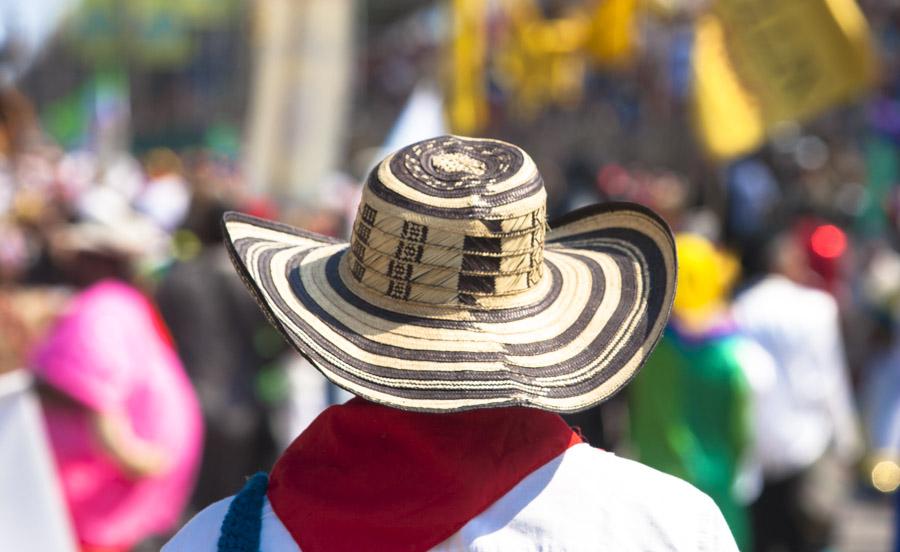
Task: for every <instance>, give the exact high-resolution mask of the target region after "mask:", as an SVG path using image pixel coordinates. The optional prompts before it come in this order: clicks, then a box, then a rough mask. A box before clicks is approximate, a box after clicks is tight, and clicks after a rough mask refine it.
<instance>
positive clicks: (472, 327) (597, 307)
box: [225, 137, 676, 412]
mask: <svg viewBox="0 0 900 552" xmlns="http://www.w3.org/2000/svg"><path fill="white" fill-rule="evenodd" d="M544 202H545V195H544V190H543V185H542V183H541V180H540V175H539V174H538V173H537V170H536V169H535V168H534V164H533V162H532V161H531V160H530V158H529V157H528V156H527V155H526V154H525V153H524V152H522V151H521V150H520V149H518V148H516V147H515V146H512V145H510V144H506V143H503V142H498V141H493V140H473V139H466V138H458V137H443V138H437V139H433V140H428V141H426V142H422V143H419V144H414V145H412V146H409V147H407V148H404V149H403V150H401V151H400V152H397V153H396V154H394V155H392V156H390V157H388V158H387V159H386V160H385V161H384V162H382V163H381V164H380V165H379V166H378V167H377V168H376V169H375V170H374V171H373V175H372V176H371V177H370V178H369V180H368V181H367V185H366V188H365V190H364V194H363V200H362V203H361V206H360V210H359V212H358V214H357V220H356V222H355V224H354V229H353V235H352V238H351V243H350V244H347V243H343V242H339V241H335V240H332V239H329V238H325V237H322V236H319V235H315V234H311V233H308V232H305V231H302V230H298V229H295V228H292V227H289V226H286V225H282V224H278V223H273V222H266V221H262V220H259V219H255V218H252V217H248V216H246V215H241V214H236V213H231V214H229V215H227V216H226V218H225V228H226V232H227V235H228V238H229V240H228V242H229V246H230V251H231V254H232V256H233V259H234V261H235V264H236V266H237V267H238V269H239V271H240V272H241V274H242V276H243V277H244V280H245V282H246V283H247V284H248V286H249V287H250V289H251V290H252V291H253V292H254V294H255V295H256V297H257V299H258V300H259V302H260V303H261V305H262V306H263V307H264V309H265V310H266V312H267V314H268V315H269V316H270V318H271V320H272V321H273V323H274V324H275V325H276V326H277V327H278V328H279V329H280V330H281V331H282V332H283V333H284V335H285V336H286V337H288V339H290V340H291V342H292V343H293V344H294V345H295V346H296V347H297V348H298V350H300V352H301V353H303V354H304V355H305V356H307V357H308V358H309V359H310V361H311V362H312V363H313V364H314V365H316V366H317V367H318V368H319V369H320V370H321V371H322V372H323V373H324V374H325V375H326V376H327V377H328V378H329V379H331V380H332V381H334V382H335V383H336V384H338V385H340V386H341V387H344V388H345V389H347V390H348V391H350V392H352V393H355V394H357V395H359V396H362V397H364V398H367V399H370V400H373V401H376V402H379V403H383V404H387V405H391V406H395V407H398V408H405V409H410V410H422V411H434V412H445V411H454V410H463V409H469V408H483V407H490V406H508V405H525V406H534V407H538V408H542V409H545V410H552V411H557V412H573V411H577V410H581V409H584V408H587V407H590V406H592V405H594V404H597V403H599V402H601V401H602V400H604V399H605V398H607V397H608V396H610V395H611V394H612V393H614V392H615V391H616V390H618V389H619V388H620V387H621V386H622V385H624V384H625V383H626V382H627V381H628V380H629V379H630V378H631V377H632V376H633V375H634V373H635V372H636V370H637V369H638V368H639V367H640V365H641V364H642V363H643V361H644V359H645V358H646V356H647V355H648V354H649V352H650V350H651V349H652V347H653V346H654V345H655V343H656V341H657V340H658V338H659V336H660V334H661V332H662V329H663V327H664V325H665V323H666V320H667V318H668V314H669V310H670V308H671V304H672V298H673V295H674V290H675V272H676V269H675V251H674V243H673V240H672V236H671V233H670V232H669V230H668V227H667V226H666V225H665V223H663V222H662V221H661V220H660V219H659V218H658V217H657V216H656V215H654V214H653V213H652V212H650V211H649V210H647V209H645V208H642V207H638V206H633V205H622V204H612V205H603V206H596V207H593V208H588V209H586V210H582V211H578V212H575V213H572V214H570V215H569V216H567V217H565V218H564V219H562V220H560V221H557V222H556V223H553V224H551V225H550V226H551V228H552V230H551V231H549V232H547V225H546V223H545V221H544Z"/></svg>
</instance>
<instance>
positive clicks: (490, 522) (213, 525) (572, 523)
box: [163, 444, 737, 552]
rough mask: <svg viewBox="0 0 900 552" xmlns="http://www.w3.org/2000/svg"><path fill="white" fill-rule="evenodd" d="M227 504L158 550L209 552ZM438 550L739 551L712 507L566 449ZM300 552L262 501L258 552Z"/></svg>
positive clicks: (630, 468)
mask: <svg viewBox="0 0 900 552" xmlns="http://www.w3.org/2000/svg"><path fill="white" fill-rule="evenodd" d="M230 503H231V498H227V499H225V500H222V501H219V502H217V503H215V504H213V505H212V506H209V507H208V508H206V509H205V510H203V511H202V512H200V513H199V514H197V516H195V517H194V519H192V520H191V521H190V522H189V523H188V524H187V525H186V526H185V527H184V528H183V529H182V530H181V531H180V532H179V533H178V534H177V535H175V537H173V538H172V540H171V541H170V542H169V543H168V544H167V545H166V546H165V547H164V548H163V552H188V551H190V552H214V551H215V550H216V543H217V540H218V538H219V528H220V527H221V525H222V519H223V518H224V516H225V513H226V512H227V511H228V506H229V504H230ZM433 550H434V551H436V552H450V551H463V550H466V551H475V552H489V551H490V552H493V551H496V552H501V551H503V552H507V551H510V550H515V551H538V550H541V551H578V552H582V551H593V550H597V551H601V550H602V551H607V550H608V551H614V552H631V551H634V552H645V551H650V552H665V551H679V552H688V551H690V552H695V551H696V552H701V551H704V552H736V551H737V546H736V545H735V542H734V539H733V538H732V536H731V533H730V532H729V530H728V526H727V525H726V524H725V520H724V518H723V517H722V514H721V513H720V512H719V510H718V508H717V507H716V506H715V504H714V503H713V501H712V500H711V499H710V498H709V497H707V496H706V495H705V494H703V493H701V492H700V491H698V490H697V489H695V488H694V487H692V486H691V485H689V484H688V483H685V482H684V481H682V480H680V479H677V478H675V477H672V476H669V475H665V474H663V473H661V472H658V471H656V470H653V469H651V468H648V467H646V466H644V465H642V464H638V463H637V462H633V461H631V460H625V459H623V458H619V457H617V456H615V455H614V454H611V453H608V452H604V451H601V450H598V449H594V448H591V447H590V446H589V445H587V444H579V445H575V446H574V447H571V448H570V449H568V450H567V451H566V452H564V453H562V454H561V455H559V456H557V457H556V458H555V459H553V460H552V461H550V462H548V463H547V464H545V465H544V466H542V467H541V468H539V469H538V470H536V471H535V472H533V473H531V474H530V475H528V477H526V478H525V479H523V480H522V481H521V482H519V483H518V484H517V485H516V486H515V487H513V489H512V490H510V491H509V492H508V493H506V494H505V495H504V496H503V497H501V498H500V499H499V500H498V501H497V502H495V503H494V504H493V505H491V506H490V507H489V508H488V509H487V510H485V511H484V512H482V513H481V514H479V515H478V516H476V517H475V518H474V519H472V520H470V521H469V522H468V523H467V524H466V525H465V526H464V527H463V528H462V529H460V530H459V531H458V532H457V533H456V534H454V535H452V536H451V537H450V538H449V539H447V540H445V541H444V542H442V543H441V544H439V545H438V546H436V547H435V548H433ZM275 551H277V552H286V551H290V552H299V548H298V547H297V544H296V543H295V542H294V540H293V539H292V538H291V536H290V534H289V533H288V531H287V529H285V527H284V525H282V523H281V521H280V520H279V519H278V516H277V515H276V514H275V512H274V511H273V510H272V507H271V505H270V504H269V503H268V501H266V503H265V505H264V507H263V523H262V534H261V544H260V552H275Z"/></svg>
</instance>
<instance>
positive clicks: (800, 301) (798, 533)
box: [734, 232, 860, 552]
mask: <svg viewBox="0 0 900 552" xmlns="http://www.w3.org/2000/svg"><path fill="white" fill-rule="evenodd" d="M758 252H759V254H760V259H759V260H760V261H761V263H760V265H759V266H761V268H763V273H762V274H757V275H754V276H756V279H755V280H754V281H752V282H751V284H750V285H749V287H747V288H746V289H745V290H744V291H743V292H742V293H740V294H739V295H738V296H737V298H736V300H735V303H734V313H735V318H736V320H737V322H738V325H739V328H740V329H742V330H743V331H745V332H747V333H748V334H749V335H751V336H752V337H754V338H755V339H756V340H757V341H758V342H759V343H760V344H761V345H762V346H763V347H764V348H765V349H766V350H767V351H768V352H769V353H770V354H771V355H772V357H773V359H774V361H775V378H776V384H775V385H774V386H772V388H771V390H770V392H768V393H766V394H764V395H762V396H761V397H760V404H759V408H758V409H757V411H756V413H757V416H758V420H757V435H756V443H757V444H756V449H757V450H756V452H757V454H758V457H759V461H760V462H761V464H762V468H763V474H764V478H765V482H764V485H763V490H762V493H761V495H760V497H759V499H757V501H756V502H755V503H754V504H753V507H752V514H753V524H754V538H755V549H756V550H759V551H770V550H779V549H781V548H779V547H786V549H787V550H792V551H794V550H796V551H799V552H804V551H818V550H823V549H825V548H826V547H828V546H829V545H830V544H831V542H832V539H833V530H834V523H835V516H836V514H837V512H838V509H839V508H840V507H841V504H842V500H843V498H844V496H845V487H846V484H847V479H848V477H849V472H850V466H851V463H852V462H853V461H854V460H855V459H856V458H857V455H858V453H859V447H860V439H859V435H858V430H857V421H856V415H855V411H854V405H853V403H852V400H851V391H850V388H849V382H848V375H847V369H846V366H845V359H844V348H843V343H842V339H841V334H840V329H839V322H838V309H837V304H836V302H835V300H834V299H833V298H832V297H831V296H830V295H828V294H827V293H825V292H823V291H819V290H816V289H813V288H809V287H806V286H804V285H801V284H798V283H796V282H798V281H803V280H804V279H805V278H806V275H807V273H808V270H809V268H808V266H806V264H805V261H804V259H805V255H804V254H803V251H802V250H801V247H800V245H799V244H798V243H797V242H796V239H795V237H794V236H793V235H791V234H788V233H785V232H783V233H781V234H778V235H776V236H775V237H774V238H773V239H772V240H770V241H768V242H767V243H766V244H765V247H762V248H760V249H759V250H758Z"/></svg>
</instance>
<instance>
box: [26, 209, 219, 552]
mask: <svg viewBox="0 0 900 552" xmlns="http://www.w3.org/2000/svg"><path fill="white" fill-rule="evenodd" d="M102 226H103V225H100V224H99V223H93V224H87V223H81V224H76V225H72V226H68V227H66V228H64V229H62V230H60V231H59V232H58V233H57V234H55V235H54V238H53V243H54V246H55V248H56V250H55V251H54V260H55V261H56V262H57V263H58V264H59V266H60V268H61V269H62V272H63V273H64V274H65V276H66V278H67V279H68V281H70V282H73V283H75V284H76V285H77V287H79V288H81V291H80V292H79V293H78V294H77V295H76V296H75V297H74V298H73V299H72V300H71V302H70V303H69V304H68V305H66V307H65V308H64V310H63V314H62V315H61V316H60V318H59V319H58V320H57V322H56V323H55V325H54V326H53V327H52V329H51V330H50V331H49V333H48V335H47V336H46V337H45V339H44V340H43V341H42V342H41V343H39V345H38V347H37V350H36V353H35V354H34V356H33V360H32V367H33V369H34V372H35V375H36V376H37V378H38V379H39V382H40V384H39V385H40V386H39V389H40V393H41V398H42V405H43V410H44V417H45V421H46V427H47V431H48V434H49V437H50V442H51V446H52V449H53V453H54V456H55V458H56V464H57V469H58V475H59V479H60V482H61V484H62V487H63V492H64V495H65V498H66V501H67V503H68V507H69V510H70V514H71V516H72V520H73V524H74V526H75V531H76V534H77V537H78V539H79V541H80V543H81V546H82V550H85V551H88V550H129V549H131V548H132V547H134V546H135V545H136V544H137V543H139V542H141V541H143V540H144V539H147V538H150V537H152V536H154V535H161V534H166V533H167V532H169V531H171V530H172V529H174V528H175V526H176V523H177V521H178V520H179V517H180V515H181V513H182V510H183V508H184V505H185V503H186V502H187V498H188V495H189V493H190V490H191V488H192V485H193V481H194V477H195V474H196V468H197V465H198V462H199V455H200V438H201V433H202V423H201V419H200V412H199V407H198V405H197V402H196V398H195V396H194V392H193V389H192V388H191V386H190V383H189V381H188V379H187V377H186V376H185V374H184V372H183V369H182V366H181V363H180V361H179V360H178V357H177V356H176V354H175V351H174V348H173V347H172V344H171V338H170V337H169V334H168V331H167V330H166V328H165V326H164V325H163V323H162V321H161V319H160V318H159V316H158V314H157V313H156V310H155V309H154V307H153V306H152V305H151V304H150V302H149V301H148V300H147V299H146V298H145V297H144V296H143V295H142V294H141V293H140V292H139V291H138V290H137V289H135V288H134V287H132V286H131V285H129V284H128V283H126V282H127V281H128V278H129V274H130V270H129V269H130V263H131V260H132V258H131V256H130V255H131V253H132V252H134V251H136V250H138V249H139V248H140V247H141V245H146V244H147V243H150V242H151V241H152V240H148V239H140V237H141V232H140V230H137V231H134V232H130V231H128V229H126V228H118V227H105V228H104V230H105V231H100V229H101V227H102ZM129 238H134V240H135V241H129Z"/></svg>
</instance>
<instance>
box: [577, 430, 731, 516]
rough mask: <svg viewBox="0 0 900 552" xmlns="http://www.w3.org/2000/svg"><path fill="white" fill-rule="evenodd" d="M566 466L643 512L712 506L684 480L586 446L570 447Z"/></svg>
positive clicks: (661, 511)
mask: <svg viewBox="0 0 900 552" xmlns="http://www.w3.org/2000/svg"><path fill="white" fill-rule="evenodd" d="M566 460H567V461H569V462H570V464H569V465H568V466H567V468H568V469H569V470H572V471H580V472H583V477H584V478H585V480H586V481H587V482H589V483H591V484H592V485H593V486H595V487H596V486H602V487H603V488H605V489H609V490H614V491H615V499H616V501H617V502H618V503H620V504H625V505H630V506H633V507H636V508H638V509H640V510H641V511H643V512H646V513H650V514H652V513H654V512H659V513H661V514H662V513H666V514H667V513H669V512H668V510H669V509H670V508H671V507H674V508H672V509H674V510H679V511H682V512H684V514H680V515H685V514H686V515H689V514H690V512H689V511H687V512H685V511H684V509H685V508H688V509H694V510H707V509H709V508H710V507H712V508H715V505H714V504H713V502H712V500H711V499H710V498H709V497H708V496H706V495H705V494H703V493H702V492H700V491H699V490H697V488H696V487H694V486H693V485H691V484H690V483H687V482H686V481H684V480H682V479H679V478H677V477H674V476H672V475H669V474H666V473H663V472H661V471H658V470H656V469H653V468H651V467H649V466H646V465H644V464H641V463H640V462H636V461H634V460H629V459H627V458H623V457H621V456H617V455H615V454H613V453H611V452H606V451H603V450H600V449H595V448H592V447H590V446H587V445H585V446H577V447H573V448H572V449H571V450H570V452H569V453H568V454H567V458H566Z"/></svg>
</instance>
